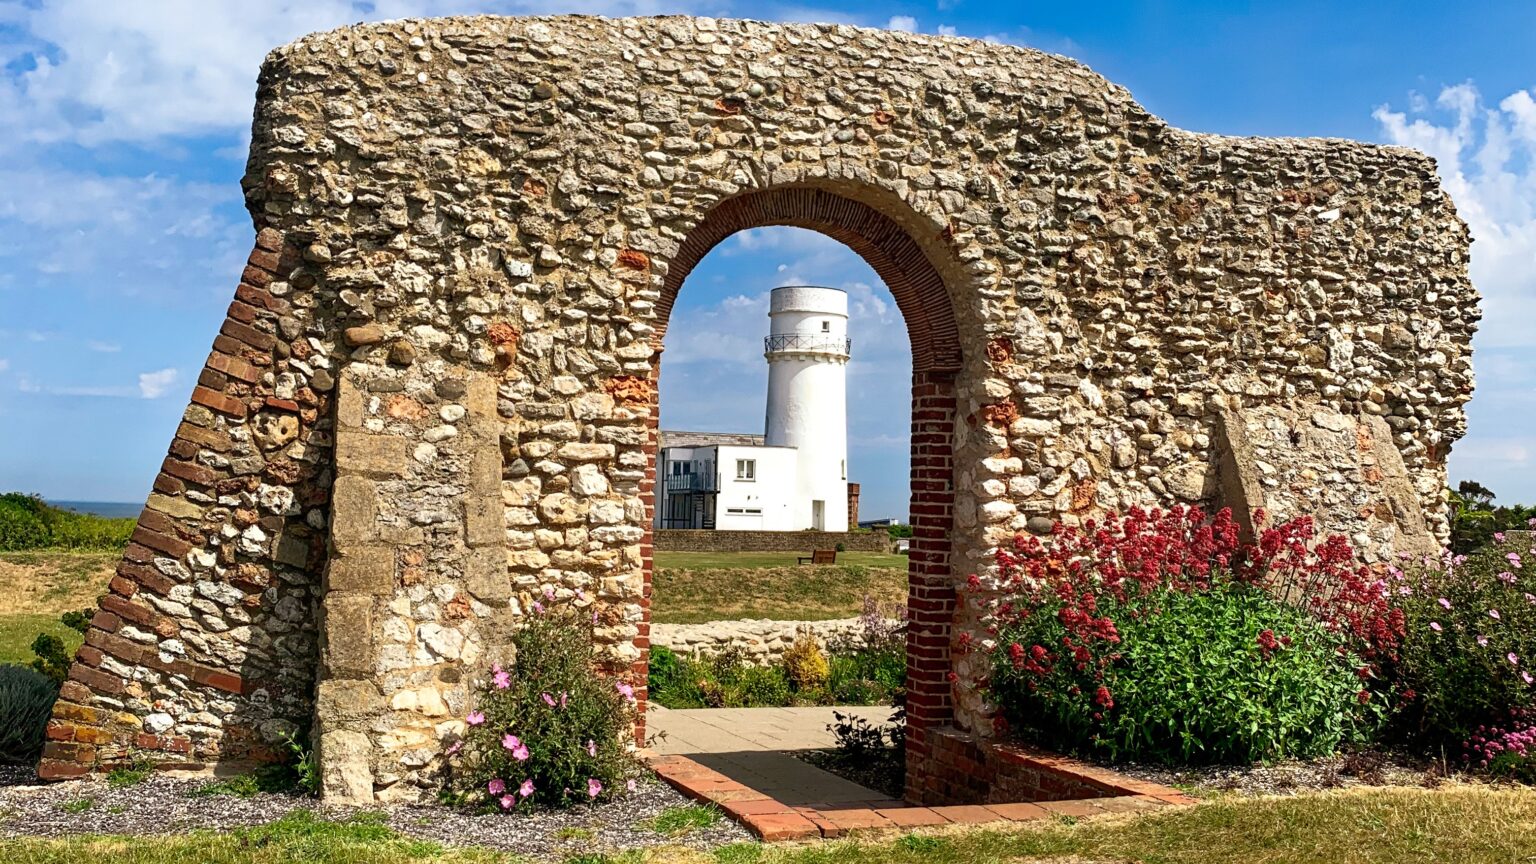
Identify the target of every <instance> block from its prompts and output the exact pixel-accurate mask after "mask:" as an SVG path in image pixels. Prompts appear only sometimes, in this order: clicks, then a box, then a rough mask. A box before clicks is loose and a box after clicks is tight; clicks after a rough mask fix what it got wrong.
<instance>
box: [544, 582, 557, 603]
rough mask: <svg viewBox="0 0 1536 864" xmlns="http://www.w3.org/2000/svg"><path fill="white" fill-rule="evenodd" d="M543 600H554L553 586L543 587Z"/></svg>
mask: <svg viewBox="0 0 1536 864" xmlns="http://www.w3.org/2000/svg"><path fill="white" fill-rule="evenodd" d="M544 599H545V600H553V599H555V586H553V585H545V586H544Z"/></svg>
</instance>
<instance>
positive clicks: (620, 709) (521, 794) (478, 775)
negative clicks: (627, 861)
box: [454, 610, 635, 809]
mask: <svg viewBox="0 0 1536 864" xmlns="http://www.w3.org/2000/svg"><path fill="white" fill-rule="evenodd" d="M512 648H513V651H514V652H515V658H516V660H515V662H514V663H513V664H512V665H511V666H510V667H509V668H507V669H502V668H501V667H500V666H495V667H492V669H491V671H490V673H489V674H488V676H487V680H486V681H484V682H482V683H481V685H480V686H479V687H478V688H477V689H476V698H475V706H474V710H473V711H471V712H470V714H469V716H468V718H466V719H467V721H468V722H469V726H468V730H467V732H466V733H465V736H464V740H463V742H462V753H461V755H459V756H458V758H457V759H456V761H455V765H454V778H455V781H454V785H455V788H456V791H457V793H458V797H459V799H460V800H462V801H464V802H466V803H474V804H481V805H484V806H487V807H491V808H496V807H499V808H501V809H513V808H525V807H528V806H533V805H544V806H549V807H568V806H570V805H573V804H577V803H580V802H584V801H590V800H593V799H603V800H606V799H608V798H610V797H612V795H613V794H614V793H615V791H616V789H617V788H621V787H622V786H623V784H624V782H625V781H626V780H627V779H630V778H632V777H633V776H634V773H635V765H634V762H633V760H632V759H631V758H630V757H629V755H628V753H627V751H626V748H625V746H624V745H625V740H624V739H625V738H626V737H627V736H629V734H630V730H631V727H632V713H633V710H632V705H633V701H634V695H633V694H634V691H633V689H632V688H630V686H629V685H628V684H625V683H624V682H622V681H615V680H614V679H612V678H610V677H608V676H606V675H603V674H601V673H600V672H599V671H598V668H597V667H598V659H599V657H598V653H597V648H596V646H595V643H594V641H593V638H592V621H591V618H590V616H589V615H584V614H582V613H580V612H577V611H574V610H559V611H549V612H542V613H539V614H536V615H534V616H533V617H531V618H530V619H528V621H527V623H526V624H524V625H523V626H522V628H521V629H519V630H518V631H517V632H516V633H515V634H514V635H513V637H512Z"/></svg>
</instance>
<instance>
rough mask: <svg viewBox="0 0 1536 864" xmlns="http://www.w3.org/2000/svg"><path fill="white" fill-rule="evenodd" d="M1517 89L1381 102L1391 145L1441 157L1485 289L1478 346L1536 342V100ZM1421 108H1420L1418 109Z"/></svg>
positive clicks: (1475, 273)
mask: <svg viewBox="0 0 1536 864" xmlns="http://www.w3.org/2000/svg"><path fill="white" fill-rule="evenodd" d="M1531 96H1532V94H1531V92H1528V91H1524V90H1521V91H1517V92H1515V93H1513V94H1511V95H1510V96H1508V97H1506V98H1505V99H1503V100H1502V101H1500V102H1499V104H1498V105H1497V106H1496V107H1492V108H1490V107H1488V106H1487V105H1485V104H1484V103H1483V100H1482V97H1481V95H1480V94H1479V93H1478V90H1477V88H1476V87H1474V86H1473V85H1472V84H1470V83H1466V84H1458V85H1455V86H1453V87H1446V88H1445V89H1443V90H1442V91H1441V92H1440V95H1439V97H1438V98H1436V99H1435V101H1434V103H1433V105H1432V106H1431V105H1429V104H1427V103H1425V102H1424V101H1423V100H1410V112H1412V113H1411V114H1410V113H1409V112H1400V111H1393V110H1391V108H1390V107H1388V106H1382V107H1380V108H1377V109H1376V111H1375V113H1374V115H1373V116H1374V117H1375V118H1376V121H1377V122H1378V123H1380V124H1381V130H1382V134H1383V135H1384V136H1385V138H1386V139H1387V140H1388V141H1390V142H1391V143H1393V144H1401V145H1404V146H1407V147H1414V148H1417V149H1419V150H1422V151H1424V152H1425V153H1428V154H1429V155H1430V156H1432V157H1434V158H1435V160H1436V162H1438V163H1439V168H1440V176H1441V179H1442V181H1443V182H1444V183H1445V188H1446V191H1447V192H1449V193H1450V195H1451V199H1452V200H1453V201H1454V202H1455V203H1456V209H1457V211H1458V212H1459V213H1460V214H1461V217H1462V218H1463V219H1465V220H1466V221H1467V225H1468V227H1469V228H1470V229H1471V231H1472V237H1473V239H1474V240H1475V242H1474V244H1473V246H1472V263H1471V273H1472V281H1473V283H1474V284H1475V285H1476V286H1477V288H1478V290H1479V291H1481V292H1482V294H1483V323H1482V327H1481V330H1480V331H1479V333H1478V336H1477V345H1478V347H1479V348H1493V347H1506V348H1508V347H1533V346H1536V328H1533V327H1532V326H1531V322H1532V321H1536V278H1533V275H1532V269H1531V262H1532V261H1536V101H1533V100H1532V98H1531ZM1415 108H1417V109H1418V110H1414V109H1415Z"/></svg>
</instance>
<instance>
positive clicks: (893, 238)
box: [656, 186, 961, 372]
mask: <svg viewBox="0 0 1536 864" xmlns="http://www.w3.org/2000/svg"><path fill="white" fill-rule="evenodd" d="M771 226H790V227H794V228H807V229H810V230H812V231H817V232H819V233H822V234H825V235H827V236H828V237H831V238H832V239H834V240H836V241H838V242H840V243H842V244H843V245H845V246H847V247H849V248H850V249H852V250H853V251H854V252H856V253H858V255H859V257H860V258H863V259H864V260H865V261H866V262H868V264H869V266H870V268H871V269H873V270H874V271H875V273H876V274H877V275H878V276H879V277H880V279H881V281H883V282H884V283H885V287H887V288H889V289H890V292H891V295H892V296H893V297H895V298H896V305H897V307H899V308H900V309H901V314H902V317H903V318H904V319H905V320H906V322H907V335H908V337H909V338H910V339H911V340H912V370H913V371H914V372H934V371H948V372H953V371H955V370H958V369H959V368H960V360H961V350H960V333H959V330H958V328H957V327H956V326H955V313H954V306H953V304H952V303H951V302H950V299H949V294H948V293H947V292H946V290H945V287H944V279H943V277H941V276H940V275H939V271H938V269H937V268H935V267H934V265H933V263H932V262H931V261H930V260H929V257H928V254H927V253H926V252H925V251H924V250H923V247H922V246H920V245H919V244H918V242H917V241H916V240H915V239H913V237H912V234H911V233H910V232H909V231H908V230H907V229H906V228H903V227H902V226H901V225H899V224H898V223H897V222H896V221H895V220H894V219H892V218H890V217H889V216H887V215H886V214H885V213H882V212H881V211H880V210H877V209H875V208H874V207H872V206H870V205H868V204H865V203H863V202H862V201H857V200H854V199H853V198H849V197H845V196H843V195H839V194H837V193H835V192H831V191H829V190H826V189H821V188H817V187H813V186H786V187H778V188H775V189H766V190H762V191H758V192H748V193H746V194H744V195H737V196H735V197H733V198H728V199H726V200H725V201H723V202H721V203H720V204H719V205H717V206H716V207H715V208H714V209H713V210H711V211H710V212H709V214H708V215H707V216H706V217H705V218H704V220H703V221H702V222H700V223H699V224H698V225H697V226H696V227H695V228H694V229H693V230H692V231H690V232H689V233H688V237H687V239H685V240H684V241H683V244H682V246H681V248H679V249H678V252H677V254H676V255H675V256H674V257H673V258H672V261H671V264H670V266H669V267H668V269H667V275H666V280H665V281H664V282H663V283H662V289H661V300H660V302H659V303H657V310H656V311H657V316H658V318H659V319H660V320H661V325H660V326H659V327H658V328H657V333H656V344H657V345H658V347H659V346H660V344H661V339H662V337H663V336H664V335H665V334H666V321H667V319H668V318H669V317H670V315H671V312H672V304H673V303H674V302H676V300H677V294H678V292H679V291H681V290H682V287H683V280H685V279H687V278H688V274H689V273H691V272H693V268H694V266H695V265H697V264H698V263H699V262H700V261H701V260H703V258H704V256H705V255H707V254H709V251H710V250H711V249H713V248H715V246H717V245H719V244H720V243H721V242H722V241H724V240H725V238H727V237H729V236H731V235H732V234H735V233H737V232H738V231H746V230H748V229H750V228H767V227H771Z"/></svg>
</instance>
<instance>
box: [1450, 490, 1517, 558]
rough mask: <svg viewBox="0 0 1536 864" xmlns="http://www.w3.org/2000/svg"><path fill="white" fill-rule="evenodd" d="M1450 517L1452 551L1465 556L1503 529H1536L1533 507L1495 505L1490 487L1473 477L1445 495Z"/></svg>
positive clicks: (1486, 542)
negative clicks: (1447, 500)
mask: <svg viewBox="0 0 1536 864" xmlns="http://www.w3.org/2000/svg"><path fill="white" fill-rule="evenodd" d="M1447 497H1448V498H1449V505H1450V517H1451V551H1452V552H1454V553H1456V554H1457V555H1467V554H1470V553H1472V552H1475V551H1477V550H1478V549H1481V548H1483V547H1485V546H1488V545H1489V544H1491V543H1495V542H1497V541H1496V540H1494V535H1496V534H1499V533H1501V532H1504V531H1519V530H1536V528H1533V527H1532V526H1533V524H1536V506H1529V507H1524V506H1521V505H1519V504H1514V505H1510V506H1494V503H1493V502H1494V499H1495V498H1496V497H1497V496H1495V495H1494V492H1493V490H1492V489H1489V488H1488V487H1487V486H1484V485H1483V484H1481V483H1479V482H1477V481H1476V480H1463V481H1461V483H1460V484H1459V485H1458V486H1457V487H1456V488H1455V489H1452V490H1450V491H1449V494H1448V496H1447Z"/></svg>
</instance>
